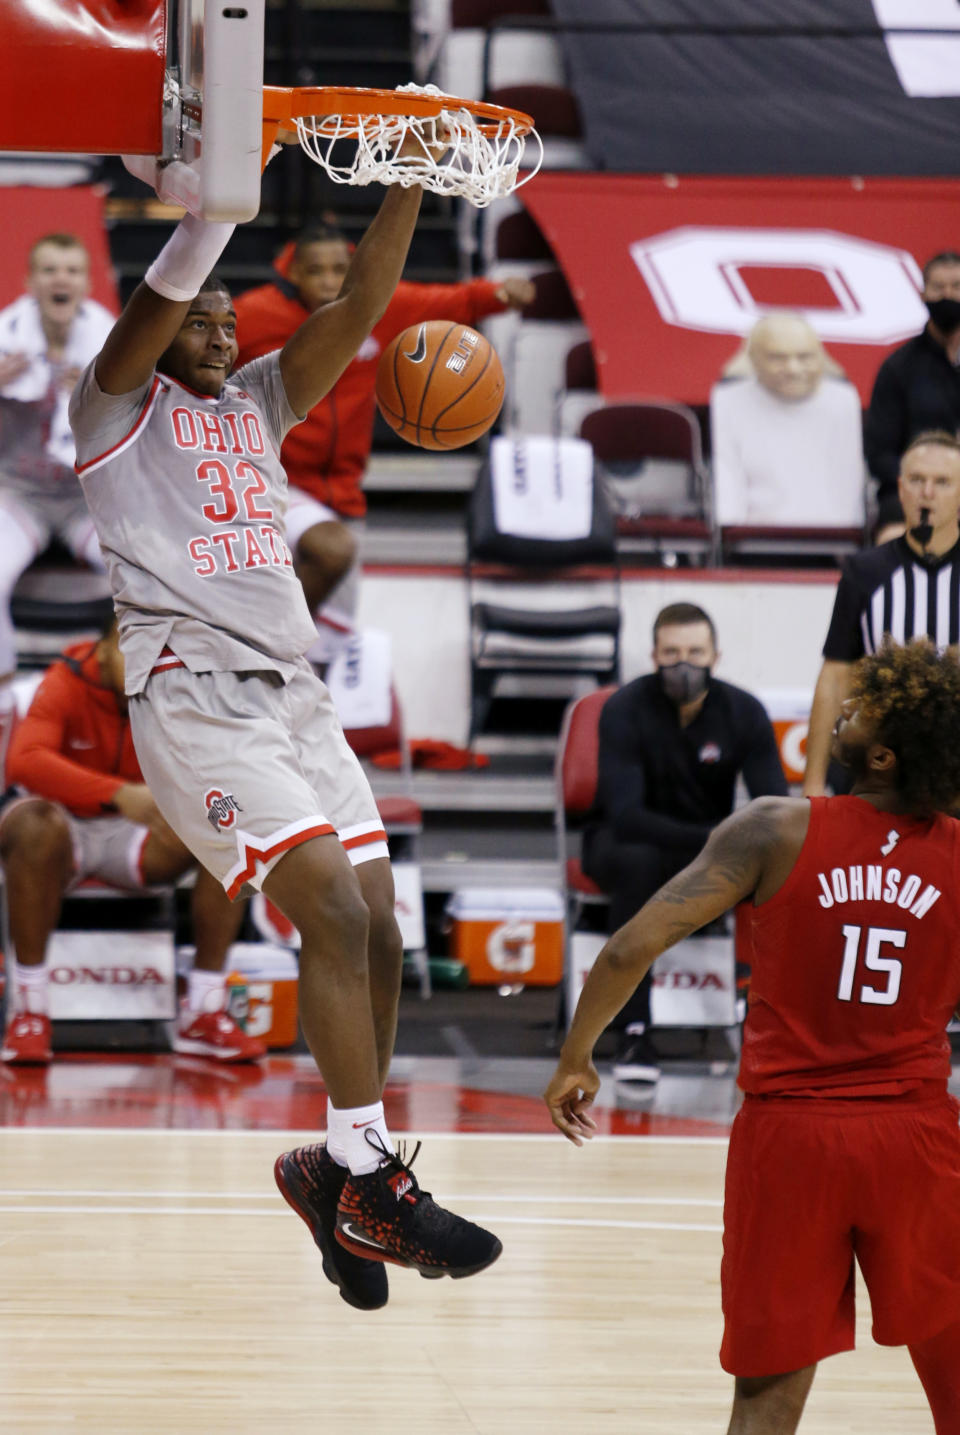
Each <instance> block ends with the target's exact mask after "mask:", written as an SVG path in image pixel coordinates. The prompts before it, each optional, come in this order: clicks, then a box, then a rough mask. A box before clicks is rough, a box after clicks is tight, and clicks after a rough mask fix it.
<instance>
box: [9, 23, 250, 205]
mask: <svg viewBox="0 0 960 1435" xmlns="http://www.w3.org/2000/svg"><path fill="white" fill-rule="evenodd" d="M264 3H265V0H234V3H231V0H57V3H56V4H41V5H34V4H24V3H23V0H0V33H2V34H3V46H4V59H5V65H4V72H5V73H4V86H3V89H2V92H0V149H4V150H11V151H18V150H19V151H38V150H42V151H56V152H60V153H71V154H121V155H123V156H125V157H129V164H128V167H129V168H131V169H132V170H133V172H134V173H136V174H138V175H139V176H140V178H142V179H144V180H145V181H146V182H147V183H148V184H151V185H153V186H154V187H155V188H156V190H157V193H158V194H159V195H160V197H161V198H162V199H165V200H167V201H169V202H170V203H175V204H183V205H185V206H186V207H187V208H189V209H191V210H192V211H194V212H195V213H197V214H202V215H203V217H204V218H207V219H223V220H237V221H240V220H246V219H252V218H253V216H254V215H255V214H256V213H257V210H258V208H259V204H260V171H261V148H262V141H263V130H262V114H263V95H262V89H263V32H264Z"/></svg>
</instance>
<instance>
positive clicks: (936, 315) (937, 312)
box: [924, 299, 960, 334]
mask: <svg viewBox="0 0 960 1435" xmlns="http://www.w3.org/2000/svg"><path fill="white" fill-rule="evenodd" d="M924 303H925V304H926V308H927V313H928V314H929V315H930V318H931V319H932V320H933V322H934V323H935V324H936V326H937V328H938V329H939V330H940V332H941V334H952V333H953V331H954V329H960V299H925V300H924Z"/></svg>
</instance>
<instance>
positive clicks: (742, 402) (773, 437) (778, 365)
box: [710, 313, 864, 528]
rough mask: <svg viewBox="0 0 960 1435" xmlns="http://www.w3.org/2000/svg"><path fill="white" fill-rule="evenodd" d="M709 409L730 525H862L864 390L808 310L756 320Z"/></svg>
mask: <svg viewBox="0 0 960 1435" xmlns="http://www.w3.org/2000/svg"><path fill="white" fill-rule="evenodd" d="M744 358H745V359H746V361H747V363H746V364H744V363H743V362H742V360H743V359H744ZM732 374H745V376H744V377H742V378H740V377H730V375H732ZM710 413H711V426H712V433H713V466H714V483H715V490H716V510H717V522H718V523H719V524H720V526H721V527H722V528H723V527H733V526H740V525H743V526H748V525H757V526H783V527H790V528H812V527H822V528H856V527H858V526H860V525H862V524H863V521H864V463H863V453H862V448H861V420H860V403H859V399H858V398H857V392H856V389H855V388H854V387H853V385H852V384H850V383H848V382H847V380H846V379H844V378H843V376H842V373H841V372H840V371H839V370H838V368H837V366H836V365H835V364H834V363H833V362H832V361H831V360H829V359H828V356H827V355H826V353H825V352H824V348H823V345H822V344H821V342H820V340H819V338H818V337H817V335H816V334H815V332H814V331H813V329H812V328H811V327H810V325H809V324H808V323H807V322H806V320H805V319H803V318H801V317H800V315H798V314H790V313H771V314H767V315H766V316H765V317H764V318H762V319H760V320H759V322H758V323H757V324H755V325H754V327H753V329H752V330H751V332H750V335H749V337H748V340H747V344H746V348H745V352H744V354H743V356H742V357H741V356H738V359H737V360H736V361H735V362H734V363H733V364H731V365H729V366H728V368H727V370H726V373H725V378H724V380H723V381H722V382H720V383H719V384H717V385H716V386H715V387H714V389H713V393H712V394H711V398H710Z"/></svg>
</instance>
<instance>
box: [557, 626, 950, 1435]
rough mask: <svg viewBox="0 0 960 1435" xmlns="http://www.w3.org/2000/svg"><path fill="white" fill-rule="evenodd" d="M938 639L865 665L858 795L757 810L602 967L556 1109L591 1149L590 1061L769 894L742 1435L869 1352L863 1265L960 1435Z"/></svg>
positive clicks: (735, 1333)
mask: <svg viewBox="0 0 960 1435" xmlns="http://www.w3.org/2000/svg"><path fill="white" fill-rule="evenodd" d="M957 657H958V655H957V652H956V650H951V651H950V652H949V653H948V654H946V655H944V656H942V657H938V656H937V655H936V653H935V651H934V649H933V647H932V646H930V645H929V644H928V643H927V642H926V641H925V640H920V641H918V642H915V643H911V644H909V645H908V646H907V647H904V648H894V647H892V646H890V645H888V646H886V647H884V648H882V649H881V650H880V651H879V652H878V653H876V654H874V655H873V656H871V657H869V658H864V659H863V660H862V662H861V663H860V664H859V666H858V670H857V676H856V679H855V686H854V690H853V693H854V695H853V697H852V698H851V699H850V700H849V701H848V702H847V703H846V704H845V707H844V712H843V714H842V716H841V718H840V719H839V721H838V723H837V730H836V734H835V738H834V756H835V757H837V758H838V759H839V760H840V761H842V762H844V763H845V764H846V765H847V766H848V767H849V768H850V769H851V771H852V774H853V779H854V782H853V788H852V792H851V795H850V796H848V797H832V798H826V797H815V798H812V799H810V800H809V801H807V800H805V799H803V798H778V797H767V798H760V799H758V800H757V801H756V802H752V803H750V805H749V806H748V807H746V808H744V809H743V810H742V811H741V812H739V813H737V814H735V815H734V816H733V817H731V818H729V819H728V820H727V821H726V822H724V823H723V824H722V825H721V826H720V827H718V828H717V829H716V830H715V832H714V833H713V835H712V836H711V838H710V840H709V841H708V843H707V845H706V847H705V848H704V850H703V852H702V854H701V855H700V856H699V857H698V858H697V860H696V861H695V862H693V863H692V864H691V865H690V866H689V867H687V868H686V869H685V870H684V871H683V872H681V873H680V874H679V875H678V876H677V877H675V878H673V880H672V881H670V882H668V883H667V884H666V885H665V886H664V887H662V888H661V889H660V891H659V892H658V893H657V894H656V895H655V896H654V897H652V898H651V899H650V901H649V902H648V903H647V904H646V906H645V907H643V908H642V909H641V910H640V912H639V913H638V914H637V916H636V917H634V918H633V920H632V921H630V922H628V923H627V924H626V925H625V926H623V927H621V928H620V930H619V932H617V933H616V934H615V935H614V936H613V937H612V938H611V939H610V941H609V942H608V943H607V945H606V947H605V948H604V949H603V951H602V952H601V953H600V956H599V957H598V959H597V963H596V965H595V966H594V968H593V971H592V972H591V973H590V976H589V977H588V979H587V981H586V983H585V985H584V988H583V993H582V995H581V997H580V1001H579V1003H578V1005H577V1011H576V1015H575V1016H574V1020H573V1023H572V1025H571V1028H570V1032H569V1034H568V1036H567V1040H566V1042H565V1043H564V1047H563V1051H562V1053H561V1058H560V1062H559V1065H558V1067H557V1070H556V1072H555V1074H554V1076H553V1079H552V1080H551V1082H550V1085H549V1087H548V1088H547V1091H546V1097H545V1099H546V1101H547V1105H548V1107H549V1108H550V1113H551V1116H552V1118H553V1121H554V1124H555V1125H556V1126H557V1127H558V1128H559V1129H560V1130H561V1131H562V1132H563V1133H564V1135H565V1136H567V1137H568V1138H569V1140H571V1141H572V1142H573V1143H574V1144H575V1145H580V1144H581V1143H582V1141H583V1139H584V1138H589V1136H590V1135H591V1134H592V1131H593V1129H594V1122H593V1120H592V1119H591V1117H590V1115H589V1107H590V1104H591V1102H592V1101H593V1099H594V1096H595V1094H596V1091H597V1088H598V1086H599V1079H598V1077H597V1073H596V1070H595V1069H594V1066H593V1062H592V1058H591V1052H592V1048H593V1045H594V1043H595V1041H596V1040H597V1037H598V1036H599V1034H600V1032H601V1031H602V1030H603V1029H604V1027H605V1026H606V1024H607V1022H608V1021H609V1020H610V1019H611V1017H612V1016H613V1015H614V1014H615V1013H616V1012H617V1011H618V1010H619V1009H620V1007H621V1006H622V1005H623V1002H624V1001H625V1000H626V998H627V996H628V995H629V994H630V992H631V991H632V990H633V988H634V986H635V985H636V983H637V981H638V980H639V979H640V977H642V976H643V974H644V973H645V972H646V971H647V970H648V968H649V967H650V965H651V963H652V962H653V961H654V959H655V958H656V957H657V956H659V954H660V953H661V952H662V951H664V950H665V948H667V947H669V946H671V945H672V944H673V943H674V942H677V941H679V940H680V939H681V938H683V937H685V936H687V935H689V933H690V932H693V931H695V930H696V929H697V928H698V927H701V926H703V925H704V923H706V922H709V921H711V920H712V919H713V918H715V917H717V916H719V915H720V914H721V913H722V912H724V911H726V910H727V908H728V907H731V906H733V905H734V903H736V902H740V901H743V900H745V899H746V898H750V897H752V899H753V901H752V904H751V905H750V906H749V907H748V908H747V912H748V915H749V921H750V930H751V938H752V947H753V951H752V978H751V986H750V1006H749V1012H748V1015H747V1021H746V1026H745V1029H744V1043H743V1055H742V1059H741V1064H740V1085H741V1087H742V1088H743V1090H744V1092H745V1093H746V1095H745V1099H744V1102H743V1107H742V1109H741V1111H740V1113H739V1114H738V1116H737V1118H736V1121H735V1122H734V1126H733V1132H732V1134H731V1138H730V1151H729V1156H728V1161H727V1178H726V1197H725V1202H724V1239H723V1264H722V1268H721V1286H722V1291H723V1311H724V1321H725V1324H724V1336H723V1345H722V1347H721V1351H720V1361H721V1364H722V1365H723V1367H724V1369H725V1370H728V1371H730V1372H731V1374H733V1375H734V1376H735V1377H736V1385H735V1393H734V1402H733V1415H732V1418H731V1421H730V1426H729V1431H728V1435H791V1432H793V1431H794V1430H796V1428H797V1424H798V1422H799V1419H800V1415H801V1412H802V1410H803V1405H804V1401H805V1400H806V1396H807V1392H808V1391H809V1389H810V1385H811V1382H812V1380H813V1376H814V1372H815V1370H816V1362H817V1361H819V1360H821V1359H823V1357H824V1356H827V1355H833V1354H835V1353H836V1352H837V1351H841V1350H849V1349H851V1348H852V1347H853V1344H854V1310H853V1300H854V1259H856V1261H857V1263H858V1264H859V1266H860V1269H861V1271H862V1273H863V1276H864V1279H865V1281H866V1284H867V1288H868V1290H869V1292H870V1302H871V1307H872V1311H873V1333H874V1337H875V1339H876V1340H877V1341H878V1342H879V1343H880V1344H882V1345H906V1346H908V1348H909V1351H910V1355H911V1357H912V1359H913V1363H914V1365H915V1366H916V1369H917V1372H918V1374H919V1376H920V1379H921V1381H922V1382H923V1387H924V1390H925V1391H926V1394H927V1399H928V1400H929V1402H930V1408H931V1410H932V1411H933V1417H934V1422H935V1426H936V1430H937V1435H960V1131H958V1126H957V1111H958V1107H957V1103H956V1102H955V1101H954V1100H953V1099H952V1097H949V1096H948V1095H947V1079H948V1077H949V1075H950V1047H949V1043H948V1041H947V1037H946V1026H947V1022H948V1021H949V1019H950V1016H951V1013H952V1012H953V1011H954V1009H955V1008H956V1007H957V1004H958V1001H960V945H958V941H957V931H958V923H960V823H957V822H956V821H955V820H954V819H953V818H951V817H948V816H946V815H945V814H946V813H947V812H949V811H951V810H955V809H956V807H957V804H958V801H960V750H958V747H957V741H956V734H957V732H958V730H960V667H958V664H957Z"/></svg>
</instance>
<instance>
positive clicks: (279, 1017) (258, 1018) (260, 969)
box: [227, 942, 299, 1047]
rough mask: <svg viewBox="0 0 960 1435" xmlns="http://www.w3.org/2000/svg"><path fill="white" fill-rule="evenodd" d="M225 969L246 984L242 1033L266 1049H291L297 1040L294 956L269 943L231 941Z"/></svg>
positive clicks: (295, 968)
mask: <svg viewBox="0 0 960 1435" xmlns="http://www.w3.org/2000/svg"><path fill="white" fill-rule="evenodd" d="M227 969H228V971H231V972H239V973H240V975H241V976H242V977H243V978H244V979H245V981H246V983H247V999H248V1004H249V1011H248V1016H247V1021H246V1026H245V1030H246V1032H247V1034H248V1035H249V1036H258V1037H260V1039H261V1041H265V1042H266V1044H267V1046H269V1047H275V1046H293V1044H294V1042H295V1041H296V1039H297V976H298V974H299V968H298V966H297V958H296V956H295V954H294V953H293V952H291V951H289V950H288V949H287V948H286V947H275V946H273V945H272V944H271V943H269V942H234V944H233V946H232V947H231V948H230V953H229V956H228V958H227Z"/></svg>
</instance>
